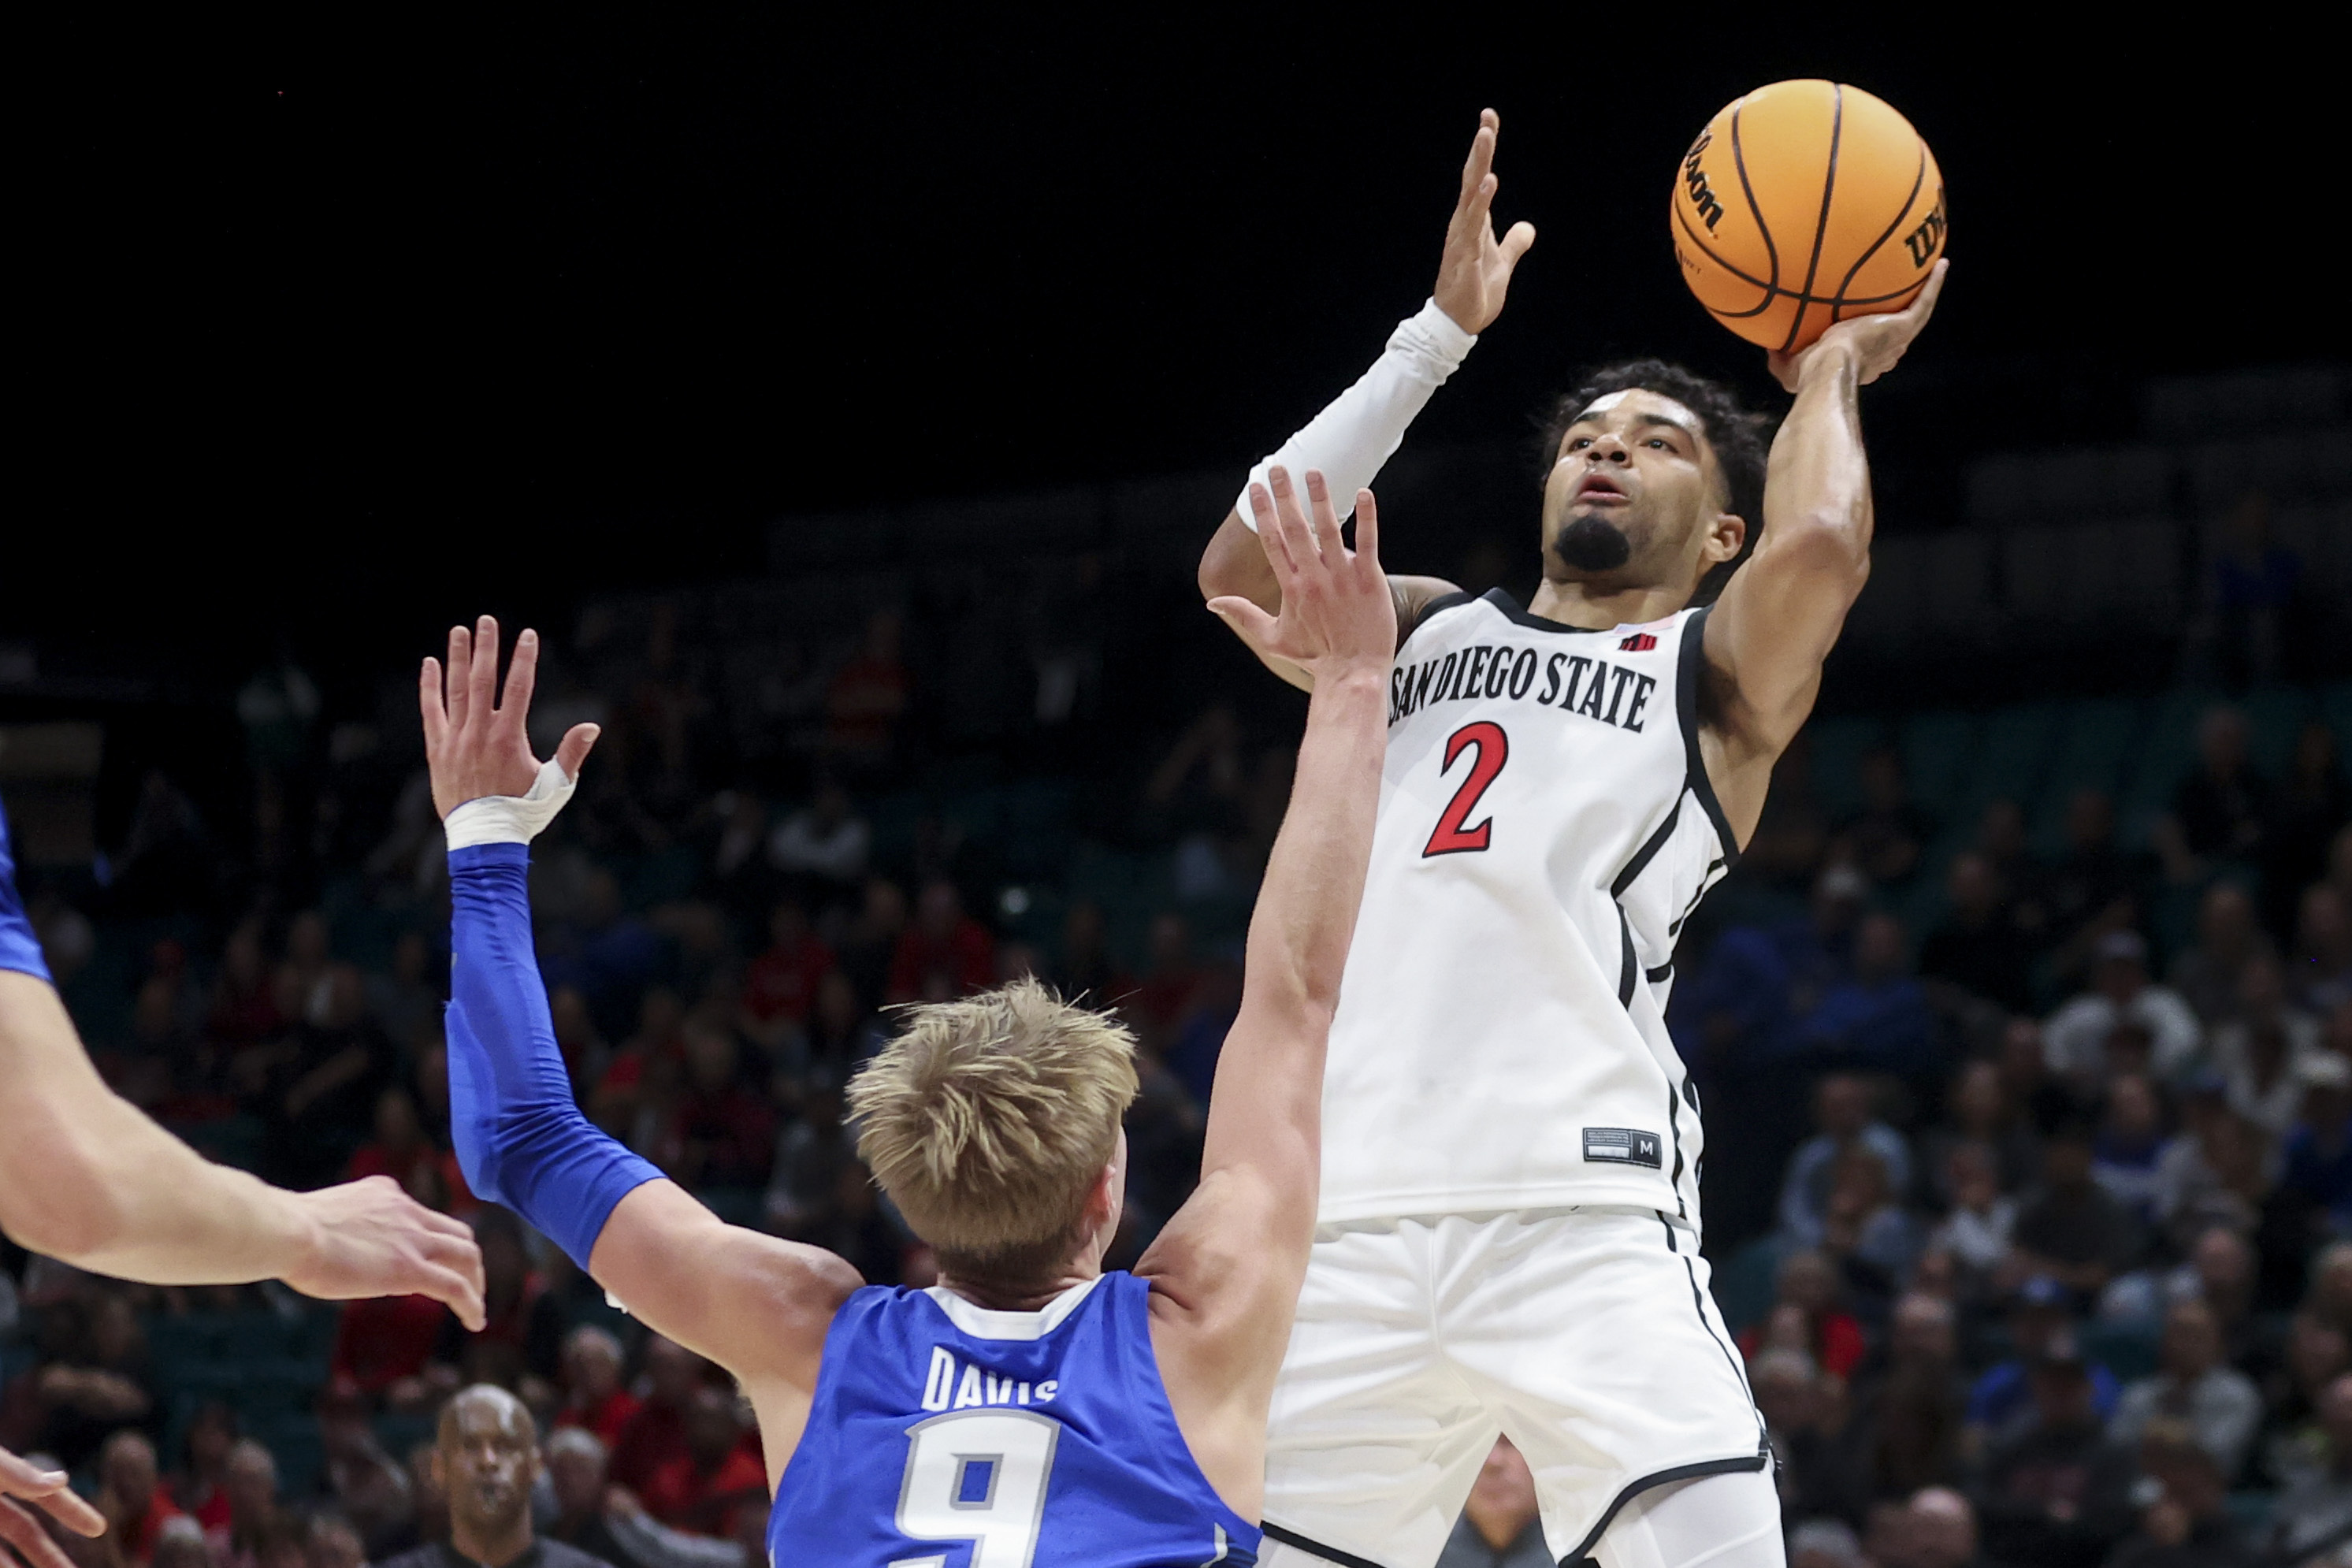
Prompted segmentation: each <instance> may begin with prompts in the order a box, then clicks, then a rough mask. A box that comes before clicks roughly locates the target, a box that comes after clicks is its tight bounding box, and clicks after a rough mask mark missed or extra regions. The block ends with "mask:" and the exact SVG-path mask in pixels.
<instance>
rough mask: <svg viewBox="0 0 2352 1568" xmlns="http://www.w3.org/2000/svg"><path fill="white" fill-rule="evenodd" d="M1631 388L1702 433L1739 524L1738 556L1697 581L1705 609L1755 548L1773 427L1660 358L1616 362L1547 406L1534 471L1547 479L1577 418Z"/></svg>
mask: <svg viewBox="0 0 2352 1568" xmlns="http://www.w3.org/2000/svg"><path fill="white" fill-rule="evenodd" d="M1636 387H1639V388H1641V389H1642V390H1643V391H1644V392H1654V393H1657V394H1658V395H1661V396H1664V397H1671V398H1673V399H1674V400H1675V402H1676V403H1679V404H1681V405H1683V406H1684V407H1685V408H1687V409H1689V410H1690V411H1691V412H1692V413H1693V414H1696V415H1697V416H1698V417H1699V423H1700V424H1701V425H1702V426H1705V428H1704V429H1702V430H1701V431H1700V432H1699V433H1700V434H1701V435H1702V436H1704V437H1706V444H1707V445H1708V446H1709V447H1712V448H1714V451H1715V461H1716V466H1717V468H1721V469H1722V470H1723V479H1724V484H1725V485H1726V487H1727V488H1728V489H1729V490H1730V500H1729V510H1731V511H1733V512H1735V513H1737V514H1738V516H1739V517H1740V518H1742V519H1744V520H1745V521H1747V524H1748V539H1747V542H1745V543H1743V544H1742V545H1741V546H1740V547H1739V553H1738V555H1737V556H1735V557H1733V558H1732V559H1731V560H1729V561H1727V562H1725V563H1723V564H1721V565H1720V566H1717V567H1716V568H1715V569H1714V570H1713V571H1711V572H1709V573H1708V574H1706V577H1704V578H1703V579H1701V580H1700V582H1699V585H1698V592H1697V593H1696V595H1693V597H1692V601H1691V602H1692V603H1693V604H1699V605H1704V604H1711V603H1713V602H1714V599H1715V596H1716V595H1717V594H1720V593H1722V592H1723V585H1724V584H1726V583H1727V582H1729V581H1730V579H1731V574H1732V573H1734V572H1736V571H1738V568H1739V563H1741V562H1743V561H1745V560H1747V559H1748V556H1749V555H1750V554H1752V553H1754V552H1755V549H1756V541H1757V539H1758V538H1759V536H1761V535H1762V533H1763V531H1764V461H1765V458H1766V455H1767V453H1768V452H1769V449H1770V447H1771V441H1772V431H1773V429H1774V428H1775V426H1776V423H1777V422H1776V421H1774V420H1773V419H1772V417H1771V416H1769V415H1764V414H1757V413H1752V412H1750V411H1749V410H1748V407H1747V405H1744V404H1742V403H1741V402H1740V401H1739V395H1738V393H1736V392H1734V391H1732V390H1731V388H1729V387H1727V386H1726V385H1724V384H1722V383H1721V382H1719V381H1709V380H1708V379H1707V378H1706V377H1705V376H1703V375H1694V374H1692V373H1691V372H1689V371H1686V370H1685V369H1684V368H1683V367H1682V366H1680V365H1678V364H1669V363H1666V362H1665V361H1664V360H1662V359H1629V360H1622V361H1620V362H1619V363H1615V364H1604V365H1597V366H1595V367H1594V368H1592V369H1591V370H1588V371H1586V372H1585V373H1584V374H1582V375H1581V376H1579V377H1578V378H1577V384H1576V386H1575V387H1574V388H1573V389H1572V390H1570V391H1568V392H1565V393H1562V394H1561V395H1559V397H1558V398H1556V399H1554V400H1553V402H1552V405H1551V406H1550V408H1549V409H1548V410H1547V411H1546V413H1545V415H1544V419H1543V425H1542V437H1541V445H1540V447H1538V451H1537V461H1538V464H1539V468H1538V473H1541V474H1549V472H1550V471H1551V467H1552V465H1553V464H1554V463H1556V462H1558V461H1559V443H1560V441H1561V438H1562V437H1565V436H1567V434H1568V427H1569V426H1571V425H1573V424H1575V423H1576V416H1578V415H1580V414H1581V413H1583V412H1584V411H1585V410H1586V409H1588V408H1590V407H1591V406H1592V405H1593V403H1594V402H1595V401H1596V400H1597V399H1600V398H1603V397H1606V396H1608V395H1610V394H1611V393H1612V392H1630V391H1632V390H1633V389H1634V388H1636Z"/></svg>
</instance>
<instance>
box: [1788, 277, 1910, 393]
mask: <svg viewBox="0 0 2352 1568" xmlns="http://www.w3.org/2000/svg"><path fill="white" fill-rule="evenodd" d="M1951 265H1952V263H1951V259H1950V258H1948V257H1945V258H1938V259H1937V262H1936V265H1935V267H1934V268H1933V269H1931V270H1930V271H1929V272H1928V274H1927V287H1926V288H1924V289H1920V290H1919V297H1918V298H1917V299H1916V300H1912V301H1911V303H1910V304H1908V305H1906V306H1905V307H1904V308H1903V309H1902V310H1893V311H1889V312H1887V313H1885V314H1884V315H1878V316H1856V317H1855V318H1854V319H1853V320H1852V321H1840V322H1839V323H1838V324H1837V325H1836V326H1834V327H1832V328H1831V329H1830V330H1829V331H1826V332H1823V333H1822V335H1821V336H1820V337H1818V338H1816V339H1814V340H1813V342H1811V344H1810V345H1808V346H1807V347H1805V348H1802V349H1800V350H1798V351H1797V352H1796V353H1792V354H1784V353H1775V354H1771V355H1769V362H1770V363H1771V366H1772V374H1774V375H1775V376H1777V377H1778V378H1779V379H1780V385H1781V386H1782V387H1783V388H1784V389H1786V390H1787V391H1790V392H1794V391H1796V390H1797V386H1798V384H1799V383H1800V382H1801V381H1803V380H1804V377H1805V371H1806V369H1807V368H1808V367H1809V366H1811V365H1813V364H1817V363H1826V362H1829V361H1831V360H1833V359H1835V358H1837V357H1839V356H1848V357H1851V359H1852V360H1853V368H1854V379H1855V381H1856V382H1857V383H1858V384H1861V385H1863V386H1868V385H1869V384H1871V383H1872V382H1874V381H1876V380H1877V379H1878V378H1879V377H1880V376H1882V375H1885V374H1886V373H1887V372H1888V371H1890V370H1893V369H1894V368H1895V366H1896V365H1897V364H1898V363H1901V362H1902V359H1903V353H1904V351H1905V350H1906V349H1908V348H1909V347H1910V346H1911V340H1912V339H1914V338H1916V337H1917V336H1918V335H1919V330H1920V329H1921V328H1922V327H1925V326H1926V325H1927V318H1928V317H1930V316H1932V315H1934V314H1935V313H1936V300H1937V296H1939V295H1941V294H1942V293H1943V291H1944V274H1945V273H1946V272H1947V271H1948V270H1949V269H1950V268H1951Z"/></svg>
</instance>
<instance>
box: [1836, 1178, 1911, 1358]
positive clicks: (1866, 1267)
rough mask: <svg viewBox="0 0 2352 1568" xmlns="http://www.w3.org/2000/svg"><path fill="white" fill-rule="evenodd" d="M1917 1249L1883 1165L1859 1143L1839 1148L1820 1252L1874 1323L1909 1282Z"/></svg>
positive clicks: (1907, 1219) (1908, 1224)
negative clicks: (1838, 1273)
mask: <svg viewBox="0 0 2352 1568" xmlns="http://www.w3.org/2000/svg"><path fill="white" fill-rule="evenodd" d="M1918 1248H1919V1237H1918V1234H1917V1232H1916V1229H1915V1227H1914V1226H1913V1225H1912V1223H1911V1216H1910V1215H1907V1214H1906V1213H1905V1212H1904V1210H1903V1206H1902V1205H1900V1204H1898V1203H1896V1202H1895V1189H1894V1187H1893V1186H1892V1185H1891V1184H1889V1183H1888V1182H1887V1179H1886V1162H1885V1161H1884V1160H1882V1159H1880V1158H1879V1157H1878V1154H1877V1152H1875V1151H1874V1150H1872V1149H1870V1148H1867V1147H1865V1146H1864V1145H1863V1144H1860V1143H1854V1144H1851V1145H1849V1146H1847V1147H1846V1148H1844V1149H1843V1150H1841V1151H1840V1152H1839V1153H1838V1157H1837V1159H1836V1161H1835V1162H1834V1163H1832V1165H1831V1167H1830V1191H1829V1200H1828V1202H1827V1203H1826V1204H1825V1205H1823V1208H1822V1251H1823V1252H1824V1253H1826V1254H1827V1255H1828V1256H1829V1257H1831V1258H1833V1259H1835V1260H1836V1262H1837V1264H1838V1268H1839V1271H1840V1273H1841V1274H1842V1275H1843V1277H1844V1279H1845V1282H1846V1287H1847V1290H1848V1293H1849V1294H1850V1295H1851V1296H1852V1297H1853V1299H1854V1300H1856V1301H1857V1302H1858V1303H1859V1304H1861V1305H1862V1306H1863V1307H1864V1309H1865V1310H1867V1312H1868V1315H1869V1316H1870V1318H1871V1320H1872V1321H1877V1320H1878V1317H1879V1315H1880V1314H1881V1313H1883V1312H1884V1311H1885V1309H1886V1304H1887V1303H1888V1301H1890V1300H1892V1299H1893V1298H1894V1295H1895V1292H1896V1291H1898V1290H1900V1289H1902V1288H1903V1287H1904V1285H1905V1284H1906V1283H1907V1282H1908V1281H1909V1279H1910V1278H1911V1265H1912V1262H1913V1261H1914V1259H1915V1258H1916V1255H1917V1253H1918Z"/></svg>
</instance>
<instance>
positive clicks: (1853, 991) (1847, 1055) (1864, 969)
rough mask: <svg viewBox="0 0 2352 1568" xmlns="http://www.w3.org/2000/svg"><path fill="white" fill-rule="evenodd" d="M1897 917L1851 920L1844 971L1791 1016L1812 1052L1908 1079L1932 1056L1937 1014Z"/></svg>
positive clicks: (1932, 1059) (1925, 1067) (1919, 1072)
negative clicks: (1929, 1006)
mask: <svg viewBox="0 0 2352 1568" xmlns="http://www.w3.org/2000/svg"><path fill="white" fill-rule="evenodd" d="M1910 967H1911V965H1910V960H1909V957H1908V950H1907V947H1906V942H1905V940H1904V935H1903V922H1902V921H1898V920H1896V919H1895V917H1894V916H1893V915H1890V914H1884V913H1872V914H1868V915H1864V917H1863V918H1862V921H1861V922H1860V924H1859V925H1857V926H1856V927H1855V930H1854V937H1853V960H1852V964H1851V967H1850V969H1849V971H1848V973H1845V974H1844V975H1843V976H1841V977H1839V978H1838V979H1836V980H1834V981H1832V983H1831V984H1829V985H1828V986H1827V987H1826V988H1825V989H1824V990H1823V991H1822V994H1821V998H1820V1000H1819V1001H1818V1002H1817V1003H1815V1005H1813V1007H1812V1008H1811V1010H1810V1011H1809V1012H1806V1013H1805V1014H1803V1015H1802V1016H1800V1017H1799V1018H1798V1020H1797V1034H1798V1037H1799V1039H1800V1040H1801V1042H1802V1044H1803V1048H1804V1049H1805V1050H1806V1051H1807V1052H1808V1053H1809V1054H1810V1055H1812V1056H1814V1057H1816V1058H1821V1059H1824V1060H1829V1061H1834V1062H1838V1063H1841V1064H1843V1065H1846V1066H1849V1067H1854V1068H1864V1069H1865V1070H1868V1071H1872V1072H1883V1073H1890V1074H1892V1075H1894V1076H1895V1077H1896V1078H1902V1079H1912V1078H1916V1077H1919V1076H1920V1075H1922V1074H1924V1073H1926V1072H1927V1071H1929V1070H1930V1069H1931V1068H1933V1067H1934V1065H1935V1061H1936V1020H1935V1016H1934V1015H1933V1014H1931V1013H1930V1012H1929V1011H1928V1009H1927V993H1926V992H1925V991H1923V990H1922V989H1921V988H1920V985H1919V983H1918V981H1916V980H1915V979H1913V978H1912V976H1911V973H1910Z"/></svg>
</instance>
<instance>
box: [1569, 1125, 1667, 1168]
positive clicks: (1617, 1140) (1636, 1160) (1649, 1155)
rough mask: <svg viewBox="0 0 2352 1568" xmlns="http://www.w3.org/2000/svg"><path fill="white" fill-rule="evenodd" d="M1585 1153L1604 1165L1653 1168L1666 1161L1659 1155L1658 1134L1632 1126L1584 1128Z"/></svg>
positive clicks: (1590, 1158) (1592, 1160) (1661, 1166)
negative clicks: (1635, 1128)
mask: <svg viewBox="0 0 2352 1568" xmlns="http://www.w3.org/2000/svg"><path fill="white" fill-rule="evenodd" d="M1584 1157H1585V1159H1586V1160H1588V1161H1591V1162H1594V1163H1600V1164H1604V1165H1647V1166H1648V1167H1650V1169H1652V1170H1653V1171H1656V1170H1662V1169H1664V1160H1663V1159H1662V1158H1661V1157H1660V1152H1659V1148H1658V1135H1657V1134H1656V1133H1654V1132H1641V1131H1635V1130H1634V1129H1633V1128H1631V1127H1588V1128H1586V1129H1585V1130H1584Z"/></svg>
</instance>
